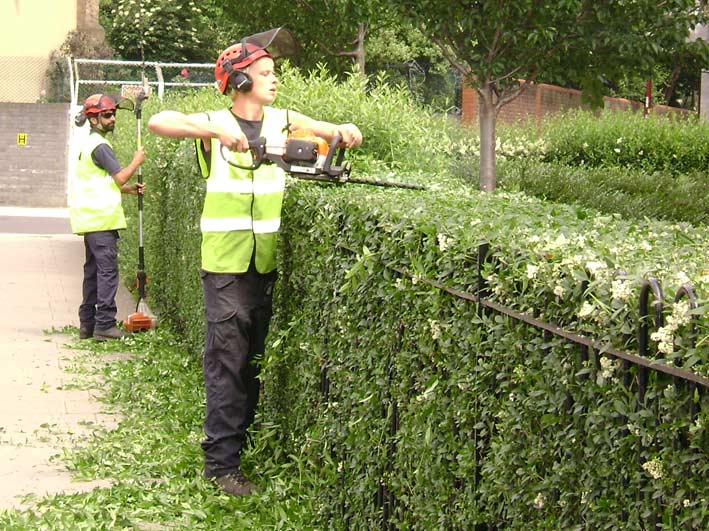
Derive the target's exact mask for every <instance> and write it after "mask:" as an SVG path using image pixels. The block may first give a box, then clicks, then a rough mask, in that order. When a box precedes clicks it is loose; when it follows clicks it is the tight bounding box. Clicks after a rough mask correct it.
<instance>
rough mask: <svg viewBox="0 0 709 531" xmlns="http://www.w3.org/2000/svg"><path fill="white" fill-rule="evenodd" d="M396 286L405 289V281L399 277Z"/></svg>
mask: <svg viewBox="0 0 709 531" xmlns="http://www.w3.org/2000/svg"><path fill="white" fill-rule="evenodd" d="M394 287H395V288H396V289H404V281H403V280H402V279H401V278H397V279H396V281H395V282H394Z"/></svg>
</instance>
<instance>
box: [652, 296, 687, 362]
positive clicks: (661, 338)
mask: <svg viewBox="0 0 709 531" xmlns="http://www.w3.org/2000/svg"><path fill="white" fill-rule="evenodd" d="M690 319H691V316H690V313H689V302H688V301H684V300H683V301H679V302H676V303H674V304H673V305H672V313H671V314H670V315H668V316H667V324H666V325H665V326H661V327H660V328H658V329H657V331H656V332H653V333H652V334H650V339H652V340H653V341H655V342H656V343H657V350H659V351H660V352H662V353H663V354H672V352H674V335H675V332H676V331H677V329H678V328H679V327H680V326H682V325H686V324H689V321H690Z"/></svg>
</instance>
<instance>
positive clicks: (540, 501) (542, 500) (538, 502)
mask: <svg viewBox="0 0 709 531" xmlns="http://www.w3.org/2000/svg"><path fill="white" fill-rule="evenodd" d="M546 502H547V497H546V496H544V494H542V493H541V492H540V493H539V494H537V497H536V498H534V506H535V507H536V508H537V509H541V508H542V507H544V504H546Z"/></svg>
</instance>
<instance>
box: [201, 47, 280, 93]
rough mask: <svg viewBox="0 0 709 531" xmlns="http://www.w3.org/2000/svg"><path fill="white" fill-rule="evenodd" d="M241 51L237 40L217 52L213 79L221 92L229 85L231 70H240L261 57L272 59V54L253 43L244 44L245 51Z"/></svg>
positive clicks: (224, 91)
mask: <svg viewBox="0 0 709 531" xmlns="http://www.w3.org/2000/svg"><path fill="white" fill-rule="evenodd" d="M243 52H244V50H243V46H242V44H241V43H240V42H239V43H237V44H232V45H231V46H229V47H228V48H227V49H226V50H224V51H223V52H222V53H221V54H219V58H218V59H217V64H216V66H215V67H214V80H215V81H216V82H217V83H218V84H219V91H220V92H221V93H222V94H226V90H227V87H228V86H229V74H231V72H232V71H234V70H242V69H244V68H246V67H247V66H249V65H250V64H251V63H253V62H254V61H256V59H261V58H262V57H270V58H271V59H273V56H272V55H271V54H270V53H269V52H268V51H267V50H265V49H263V48H259V47H258V46H256V45H254V44H246V50H245V53H243Z"/></svg>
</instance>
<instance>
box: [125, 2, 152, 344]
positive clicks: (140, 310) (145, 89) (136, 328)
mask: <svg viewBox="0 0 709 531" xmlns="http://www.w3.org/2000/svg"><path fill="white" fill-rule="evenodd" d="M142 9H143V7H142V2H138V10H139V21H140V22H139V25H140V28H139V30H140V59H141V82H142V88H141V90H140V92H139V93H138V96H137V97H136V100H135V118H136V135H135V136H136V144H137V149H138V150H140V149H141V148H142V147H143V140H142V132H143V102H144V101H145V100H146V99H148V94H149V93H150V87H149V85H148V84H147V81H146V78H145V51H144V47H143V23H142V21H143V13H142ZM136 173H137V176H138V184H140V185H142V184H143V167H142V165H140V166H138V169H137V170H136ZM135 276H136V287H137V289H138V302H137V303H136V306H135V313H132V314H130V315H129V316H128V318H127V319H126V320H125V321H124V323H123V324H124V326H125V328H126V330H130V331H131V332H140V331H142V330H149V329H151V328H155V326H156V324H157V320H156V318H155V317H154V316H152V315H150V312H149V310H148V306H147V304H145V284H146V283H147V279H148V277H147V275H146V274H145V251H144V246H143V194H142V193H138V271H136V275H135Z"/></svg>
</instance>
